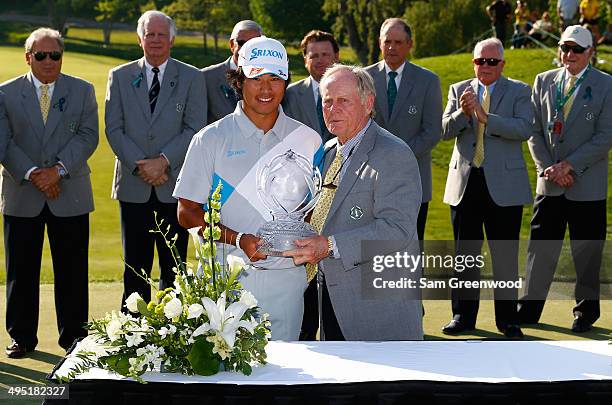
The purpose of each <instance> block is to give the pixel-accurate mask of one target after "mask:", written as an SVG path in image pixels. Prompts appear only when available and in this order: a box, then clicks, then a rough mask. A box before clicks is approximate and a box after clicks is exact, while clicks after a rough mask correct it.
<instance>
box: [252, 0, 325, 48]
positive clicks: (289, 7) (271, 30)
mask: <svg viewBox="0 0 612 405" xmlns="http://www.w3.org/2000/svg"><path fill="white" fill-rule="evenodd" d="M322 5H323V0H312V1H301V0H293V1H287V0H252V1H251V2H250V4H249V7H250V9H251V12H252V13H253V18H254V19H255V21H257V22H258V23H259V24H260V25H261V26H262V28H263V30H264V32H265V34H266V35H267V36H269V37H274V38H277V39H283V40H286V41H300V40H301V39H302V38H303V37H304V35H305V34H306V33H307V32H308V31H310V30H312V29H322V30H329V29H330V27H329V24H327V23H326V22H325V21H324V20H323V18H322V15H321V6H322Z"/></svg>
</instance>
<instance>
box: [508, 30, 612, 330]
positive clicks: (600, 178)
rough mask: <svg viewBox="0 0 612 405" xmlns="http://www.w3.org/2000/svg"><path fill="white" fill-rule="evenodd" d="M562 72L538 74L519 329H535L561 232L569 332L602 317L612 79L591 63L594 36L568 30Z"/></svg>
mask: <svg viewBox="0 0 612 405" xmlns="http://www.w3.org/2000/svg"><path fill="white" fill-rule="evenodd" d="M559 48H560V53H561V62H562V64H563V67H562V68H560V69H554V70H549V71H548V72H544V73H541V74H539V75H538V76H537V77H536V79H535V83H534V85H533V95H532V104H533V107H534V111H535V121H534V126H533V133H532V136H531V138H530V139H529V150H530V151H531V156H532V157H533V160H534V161H535V164H536V168H537V171H538V183H537V188H536V198H535V202H534V205H533V218H532V220H531V236H530V241H529V247H528V252H527V264H526V270H525V272H526V286H525V290H526V293H525V295H524V296H523V297H522V298H521V300H520V303H519V318H520V321H521V323H525V324H530V323H537V322H538V321H539V319H540V315H541V314H542V310H543V308H544V302H545V300H546V296H547V294H548V290H549V288H550V284H551V282H552V279H553V276H554V273H555V269H556V267H557V261H558V259H559V254H560V252H561V246H562V243H563V239H564V237H565V230H566V228H568V227H569V236H570V245H571V251H572V257H573V260H574V266H575V269H576V286H575V290H574V292H575V298H576V306H574V308H573V315H574V322H573V324H572V331H574V332H576V333H582V332H586V331H588V330H590V329H591V326H592V324H593V323H594V322H595V321H596V320H597V319H598V318H599V312H600V310H599V272H600V268H601V259H602V252H603V247H604V241H605V239H606V197H607V193H608V151H609V150H610V147H611V146H612V108H611V106H612V77H610V76H609V75H608V74H606V73H603V72H601V71H599V70H597V69H595V68H594V67H593V66H591V65H590V64H589V60H590V59H591V55H592V54H593V38H592V36H591V33H590V32H589V31H588V30H587V29H585V28H583V27H581V26H579V25H573V26H569V27H567V29H566V30H565V31H564V32H563V35H562V36H561V40H560V41H559Z"/></svg>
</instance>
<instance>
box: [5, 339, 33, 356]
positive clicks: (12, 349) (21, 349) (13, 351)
mask: <svg viewBox="0 0 612 405" xmlns="http://www.w3.org/2000/svg"><path fill="white" fill-rule="evenodd" d="M32 351H34V348H33V347H31V346H26V345H22V344H21V343H17V342H16V341H14V340H13V343H11V345H10V346H7V347H6V350H5V352H6V355H7V356H8V357H9V358H11V359H20V358H22V357H25V355H26V354H27V353H28V352H32Z"/></svg>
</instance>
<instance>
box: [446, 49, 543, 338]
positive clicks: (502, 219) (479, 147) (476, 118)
mask: <svg viewBox="0 0 612 405" xmlns="http://www.w3.org/2000/svg"><path fill="white" fill-rule="evenodd" d="M472 62H473V64H474V73H475V76H476V77H475V78H474V79H469V80H464V81H462V82H459V83H456V84H453V85H452V86H451V87H450V89H449V92H448V103H447V105H446V110H445V111H444V116H443V120H442V128H443V133H442V138H443V139H445V140H449V139H455V147H454V149H453V155H452V157H451V163H450V165H449V168H448V178H447V180H446V190H445V192H444V202H445V203H446V204H449V205H450V209H451V221H452V225H453V234H454V237H455V241H456V250H457V254H458V255H471V256H474V257H475V256H477V255H480V254H481V249H482V244H483V239H484V234H485V232H486V235H487V239H488V243H489V248H490V249H491V255H492V263H493V276H494V278H495V280H506V281H516V280H517V279H518V247H519V235H520V230H521V219H522V214H523V205H524V204H529V203H531V201H532V195H531V187H530V185H529V177H528V174H527V167H526V166H525V161H524V159H523V152H522V149H521V147H522V143H523V142H525V141H526V140H527V139H528V138H529V135H530V134H531V125H530V124H531V120H532V117H533V114H532V111H531V105H530V104H529V97H530V94H531V92H530V89H529V86H528V85H526V84H525V83H522V82H519V81H516V80H512V79H507V78H506V77H504V76H502V72H503V69H504V65H505V61H504V47H503V45H502V43H501V41H500V40H499V39H497V38H489V39H485V40H484V41H481V42H479V43H477V44H476V46H475V47H474V59H473V61H472ZM483 228H484V231H483ZM482 270H483V269H481V268H477V267H468V268H466V269H465V270H463V271H461V272H457V273H456V276H457V277H458V278H459V279H460V280H472V281H476V280H480V272H481V271H482ZM479 296H480V294H479V289H467V288H466V289H454V290H453V291H452V310H453V319H452V320H451V321H450V322H449V323H448V324H447V325H446V326H444V328H442V332H443V333H445V334H448V335H454V334H459V333H462V332H465V331H470V330H473V329H474V328H475V325H476V317H477V314H478V306H479ZM517 298H518V291H516V290H513V289H504V290H501V289H496V290H495V323H496V325H497V328H498V329H499V331H500V332H502V333H503V334H504V335H505V336H506V337H508V338H521V337H522V336H523V333H522V331H521V329H520V328H519V326H518V319H517V312H516V299H517Z"/></svg>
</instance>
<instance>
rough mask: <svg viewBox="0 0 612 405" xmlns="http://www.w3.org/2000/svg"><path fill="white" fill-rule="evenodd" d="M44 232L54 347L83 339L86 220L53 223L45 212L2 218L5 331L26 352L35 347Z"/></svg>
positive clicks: (83, 217) (62, 219)
mask: <svg viewBox="0 0 612 405" xmlns="http://www.w3.org/2000/svg"><path fill="white" fill-rule="evenodd" d="M45 226H46V227H47V235H48V237H49V245H50V247H51V258H52V261H53V279H54V290H55V312H56V316H57V327H58V330H59V345H60V346H61V347H63V348H64V349H68V348H69V347H70V346H71V345H72V343H73V341H74V340H75V339H77V338H81V337H84V336H87V331H86V330H85V328H84V326H85V323H86V322H87V316H88V313H89V295H88V284H87V282H88V279H87V272H88V268H87V260H88V249H89V214H83V215H77V216H72V217H57V216H55V215H53V214H52V213H51V211H50V210H49V207H48V206H47V205H46V204H45V207H44V208H43V210H42V211H41V213H40V214H38V215H37V216H35V217H33V218H24V217H14V216H10V215H5V216H4V248H5V251H6V329H7V331H8V333H9V335H10V336H11V338H12V339H14V340H15V341H17V342H18V343H20V344H23V345H26V346H28V347H32V348H33V347H36V345H37V344H38V338H37V336H36V335H37V330H38V306H39V295H40V294H39V282H40V264H41V258H42V250H43V241H44V237H45Z"/></svg>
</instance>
